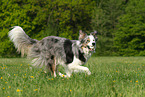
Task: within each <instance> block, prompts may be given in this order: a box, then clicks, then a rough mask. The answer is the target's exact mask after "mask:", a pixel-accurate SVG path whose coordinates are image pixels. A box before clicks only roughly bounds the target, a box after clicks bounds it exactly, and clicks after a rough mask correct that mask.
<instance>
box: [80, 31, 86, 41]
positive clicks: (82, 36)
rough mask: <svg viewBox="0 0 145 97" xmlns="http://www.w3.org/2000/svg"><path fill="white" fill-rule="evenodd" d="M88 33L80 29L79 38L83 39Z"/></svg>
mask: <svg viewBox="0 0 145 97" xmlns="http://www.w3.org/2000/svg"><path fill="white" fill-rule="evenodd" d="M86 35H87V34H86V33H85V32H83V31H82V30H80V31H79V40H82V39H84V38H85V37H86Z"/></svg>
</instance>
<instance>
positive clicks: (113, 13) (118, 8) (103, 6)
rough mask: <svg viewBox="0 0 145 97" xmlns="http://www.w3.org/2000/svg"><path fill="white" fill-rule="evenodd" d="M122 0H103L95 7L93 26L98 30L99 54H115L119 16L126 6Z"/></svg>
mask: <svg viewBox="0 0 145 97" xmlns="http://www.w3.org/2000/svg"><path fill="white" fill-rule="evenodd" d="M123 2H124V1H121V0H105V1H104V0H102V1H100V3H99V4H98V5H97V6H96V7H95V8H94V11H93V14H92V27H93V29H94V30H97V31H98V34H99V38H98V42H97V55H105V56H108V55H115V53H116V52H115V50H114V47H113V43H114V41H113V39H114V33H115V32H116V24H117V23H118V20H117V18H118V17H119V16H120V15H122V14H123V12H124V9H123V7H122V6H125V5H124V3H123Z"/></svg>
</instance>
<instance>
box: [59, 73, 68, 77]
mask: <svg viewBox="0 0 145 97" xmlns="http://www.w3.org/2000/svg"><path fill="white" fill-rule="evenodd" d="M59 76H61V77H67V76H66V75H64V74H62V73H60V72H59Z"/></svg>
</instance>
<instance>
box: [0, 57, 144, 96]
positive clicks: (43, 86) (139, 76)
mask: <svg viewBox="0 0 145 97" xmlns="http://www.w3.org/2000/svg"><path fill="white" fill-rule="evenodd" d="M28 64H29V61H28V60H27V59H25V58H1V59H0V95H1V97H8V96H9V97H110V96H111V97H121V96H122V97H143V95H145V86H144V85H145V57H94V58H91V59H90V60H89V61H88V63H87V64H86V65H85V66H87V67H88V68H89V69H90V71H91V72H92V74H91V75H90V76H87V75H85V74H83V73H77V74H73V76H71V78H61V77H59V76H57V77H56V78H53V77H52V76H50V73H48V74H45V73H44V72H43V70H41V69H36V68H34V69H30V65H28ZM60 70H62V68H60Z"/></svg>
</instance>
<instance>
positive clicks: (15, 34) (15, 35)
mask: <svg viewBox="0 0 145 97" xmlns="http://www.w3.org/2000/svg"><path fill="white" fill-rule="evenodd" d="M20 37H21V39H25V37H28V36H27V35H26V34H25V32H24V30H23V29H22V28H21V27H19V26H14V28H13V29H12V30H11V31H10V32H9V38H10V40H11V41H12V42H13V43H14V45H15V47H16V48H18V47H19V40H20ZM23 37H24V38H23Z"/></svg>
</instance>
